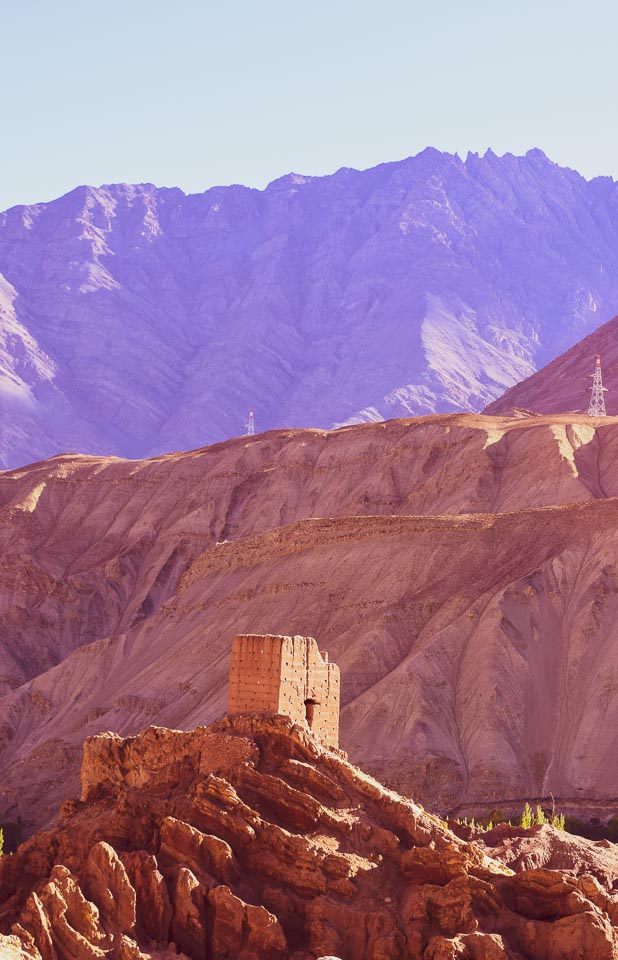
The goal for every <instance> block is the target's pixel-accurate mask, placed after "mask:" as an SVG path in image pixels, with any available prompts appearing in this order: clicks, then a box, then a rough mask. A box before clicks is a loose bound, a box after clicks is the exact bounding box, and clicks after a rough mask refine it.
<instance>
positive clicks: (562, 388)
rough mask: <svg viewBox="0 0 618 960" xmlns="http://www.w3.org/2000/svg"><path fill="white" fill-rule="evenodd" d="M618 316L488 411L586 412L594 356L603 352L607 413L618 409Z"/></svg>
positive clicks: (507, 392) (493, 412) (503, 397)
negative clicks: (518, 409)
mask: <svg viewBox="0 0 618 960" xmlns="http://www.w3.org/2000/svg"><path fill="white" fill-rule="evenodd" d="M617 341H618V317H614V319H613V320H610V321H609V323H604V324H603V325H602V326H600V327H599V328H598V329H597V330H595V331H594V333H591V334H590V335H589V336H587V337H584V339H583V340H581V341H580V342H579V343H576V344H575V346H574V347H571V349H570V350H567V351H566V352H565V353H563V354H561V356H559V357H557V358H556V360H553V361H552V362H551V363H549V364H547V366H546V367H543V368H542V369H541V370H539V371H538V372H537V373H535V374H533V375H532V376H531V377H527V378H526V379H525V380H522V382H521V383H517V384H515V386H514V387H511V388H510V389H509V390H507V391H506V393H504V394H503V395H502V396H501V397H499V398H498V399H497V400H495V401H494V402H493V403H492V404H490V405H489V406H488V407H487V410H486V411H485V412H486V413H491V414H505V413H507V412H508V411H509V410H513V409H514V408H524V409H527V410H531V411H534V412H535V413H565V412H566V411H575V412H584V413H585V412H586V411H587V409H588V403H589V401H590V385H591V383H592V373H593V371H594V364H595V356H596V355H597V354H600V355H601V367H602V372H603V383H604V386H605V387H607V391H608V392H607V394H606V397H605V405H606V408H607V412H608V414H614V413H615V412H616V411H617V410H618V342H617Z"/></svg>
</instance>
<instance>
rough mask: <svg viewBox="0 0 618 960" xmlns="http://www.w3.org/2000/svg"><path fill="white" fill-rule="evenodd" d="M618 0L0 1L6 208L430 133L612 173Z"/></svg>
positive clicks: (346, 157) (397, 148) (617, 172)
mask: <svg viewBox="0 0 618 960" xmlns="http://www.w3.org/2000/svg"><path fill="white" fill-rule="evenodd" d="M617 35H618V4H616V2H615V0H586V2H585V3H584V2H573V0H560V2H558V0H517V2H514V0H513V2H508V3H507V2H503V0H467V2H462V0H426V2H423V3H421V2H417V0H409V2H402V0H400V2H395V0H375V2H374V3H369V2H366V0H330V2H325V0H308V2H307V3H304V4H302V5H299V4H296V3H292V2H283V0H261V2H258V0H254V2H249V0H218V2H213V0H170V2H161V0H105V2H102V0H99V2H97V3H93V2H91V0H55V2H51V0H0V209H4V208H6V207H8V206H11V205H12V204H16V203H32V202H35V201H38V200H48V199H51V198H53V197H56V196H59V195H60V194H62V193H66V192H67V191H68V190H70V189H72V188H73V187H74V186H77V185H78V184H81V183H91V184H100V183H106V182H116V181H124V182H143V181H152V182H154V183H156V184H158V185H166V186H180V187H182V188H183V189H184V190H185V191H187V192H196V191H201V190H204V189H206V188H207V187H209V186H212V185H214V184H221V183H245V184H248V185H252V186H259V187H262V186H264V185H265V184H266V183H268V181H270V180H273V179H275V178H276V177H278V176H281V175H282V174H284V173H287V172H289V171H291V170H294V171H297V172H302V173H309V174H324V173H329V172H331V171H333V170H336V169H337V168H338V167H341V166H353V167H359V168H362V167H369V166H373V165H374V164H376V163H380V162H382V161H386V160H397V159H400V158H402V157H405V156H409V155H410V154H414V153H417V152H418V151H419V150H422V149H424V147H426V146H428V145H431V146H435V147H438V148H440V149H444V150H449V151H452V152H454V151H457V152H459V153H460V155H465V154H466V152H467V151H468V150H476V151H479V152H484V150H485V149H486V148H487V147H489V146H491V147H492V148H493V149H494V150H495V151H496V152H497V153H504V152H505V151H507V150H508V151H511V152H514V153H523V152H525V151H526V150H527V149H529V148H530V147H534V146H538V147H541V148H542V149H543V150H545V152H546V153H547V154H548V155H549V156H550V157H551V158H552V159H554V160H556V161H558V162H559V163H562V164H565V165H567V166H572V167H575V168H576V169H578V170H580V171H581V172H582V173H584V174H585V175H586V176H588V177H590V176H595V175H597V174H612V175H614V176H618V124H617V122H616V121H617V117H616V88H617V80H616V76H617V72H616V66H615V42H616V36H617Z"/></svg>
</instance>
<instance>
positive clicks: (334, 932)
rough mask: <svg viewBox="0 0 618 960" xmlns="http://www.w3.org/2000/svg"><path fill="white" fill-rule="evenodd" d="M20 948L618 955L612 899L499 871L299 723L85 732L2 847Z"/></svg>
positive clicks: (302, 958) (138, 952)
mask: <svg viewBox="0 0 618 960" xmlns="http://www.w3.org/2000/svg"><path fill="white" fill-rule="evenodd" d="M0 898H1V906H0V926H1V928H2V931H3V935H4V940H3V941H2V946H3V949H4V950H5V951H6V953H5V955H6V956H7V957H9V956H11V955H13V956H15V957H20V958H29V960H76V958H79V960H86V958H88V960H95V958H96V960H104V958H110V960H111V958H118V960H147V958H152V960H154V958H163V957H168V956H169V957H171V956H178V955H180V956H182V957H185V958H190V960H203V958H204V957H205V956H208V957H209V958H212V960H228V958H232V957H233V958H235V960H312V958H315V957H319V956H324V955H331V956H337V957H341V958H343V960H404V958H410V960H411V958H423V960H447V958H448V960H455V958H461V960H498V958H502V957H504V958H511V960H524V958H529V960H537V958H538V960H558V958H560V960H579V958H581V957H586V958H587V960H614V958H615V957H616V955H617V953H618V937H617V934H616V930H615V928H614V924H615V923H617V922H618V897H617V896H616V894H614V893H613V892H612V891H610V890H609V889H607V887H604V886H602V884H601V883H599V882H598V881H597V880H595V879H594V878H593V877H591V876H590V875H588V874H586V875H581V876H571V875H569V874H567V873H565V872H562V871H559V870H549V869H546V868H543V867H539V868H534V869H524V870H519V871H518V872H513V870H512V869H510V868H509V867H507V866H505V865H503V864H502V863H500V862H499V861H497V860H495V859H492V858H491V857H489V856H487V855H486V854H485V853H483V852H482V850H481V849H480V848H479V847H478V846H476V845H475V844H473V843H468V842H465V841H463V840H459V839H458V838H457V837H456V836H455V835H454V834H453V833H451V832H450V831H449V830H448V829H447V828H446V825H445V824H443V823H442V822H441V821H440V820H439V819H437V818H436V817H435V816H432V815H430V814H427V813H426V812H425V811H424V810H423V809H422V808H421V807H419V806H418V805H416V804H415V803H413V802H412V801H411V800H405V799H403V798H402V797H400V796H398V795H397V794H396V793H393V792H392V791H390V790H387V789H385V788H384V787H382V786H380V784H379V783H377V782H376V781H375V780H373V779H371V778H370V777H368V776H367V775H366V774H364V773H362V772H361V770H359V769H358V768H356V767H353V766H352V765H351V764H350V763H349V762H348V761H347V760H346V758H345V755H344V754H342V753H340V752H339V751H336V750H334V749H329V748H327V747H325V746H323V745H321V744H320V743H319V741H318V740H317V739H315V737H314V736H313V735H312V734H311V733H310V732H309V731H308V730H307V729H305V728H304V727H302V726H295V725H293V723H292V721H291V720H289V719H288V718H283V717H256V716H248V715H245V716H238V717H235V718H232V719H226V720H223V721H219V722H217V723H215V724H213V725H212V726H211V727H210V728H207V729H204V728H201V729H197V730H194V731H192V732H190V733H181V732H179V731H173V730H166V729H162V728H157V727H151V728H149V729H147V730H146V731H144V732H143V733H142V734H140V735H139V736H137V737H134V738H130V739H125V740H123V739H121V738H120V737H119V736H117V735H115V734H101V735H99V736H97V737H94V738H92V739H90V740H89V741H87V743H86V746H85V750H84V759H83V766H82V795H81V800H79V801H70V802H67V803H66V804H65V805H64V808H63V811H62V822H61V824H60V826H59V827H58V828H57V829H55V830H53V831H50V832H47V833H41V834H38V835H36V836H35V837H33V838H32V839H31V840H29V841H28V842H27V843H25V844H24V845H23V846H22V847H21V849H20V850H19V852H18V853H17V854H15V855H13V856H8V857H5V858H3V860H2V861H0Z"/></svg>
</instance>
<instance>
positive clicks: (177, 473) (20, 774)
mask: <svg viewBox="0 0 618 960" xmlns="http://www.w3.org/2000/svg"><path fill="white" fill-rule="evenodd" d="M617 444H618V421H616V420H614V419H612V418H607V419H606V420H605V421H603V422H597V423H595V422H591V421H590V420H588V418H577V417H575V418H568V417H562V418H560V417H530V418H520V419H507V418H498V417H486V416H480V415H477V416H445V417H428V418H421V419H418V420H410V421H391V422H388V423H378V424H366V425H361V426H356V427H349V428H346V429H344V430H341V431H337V432H335V433H326V432H320V431H292V432H290V431H288V432H272V433H269V434H265V435H257V436H255V437H253V438H250V439H237V440H233V441H229V442H228V443H225V444H222V445H219V446H214V447H210V448H207V449H205V450H199V451H195V452H194V453H188V454H179V455H173V456H168V457H162V458H157V459H154V460H151V461H144V462H137V463H134V462H126V461H120V460H113V459H96V458H89V457H78V456H77V457H70V456H65V457H58V458H55V459H54V460H51V461H49V462H43V463H40V464H35V465H33V466H31V467H27V468H23V469H20V470H17V471H14V472H9V473H5V474H2V475H0V537H1V539H0V547H1V548H2V553H1V554H0V556H1V558H2V559H1V560H0V628H1V631H2V632H1V635H2V641H3V642H2V644H1V654H2V660H1V668H2V679H3V684H4V694H3V696H2V698H1V699H0V734H1V737H2V753H1V757H0V764H1V767H0V769H1V773H2V776H1V780H0V800H1V803H0V819H5V820H6V819H8V820H15V819H16V818H17V816H18V815H21V816H22V817H24V818H25V819H26V821H27V826H28V828H31V827H32V826H33V825H36V824H42V823H45V822H46V820H47V819H48V818H49V816H50V812H51V811H52V810H53V809H54V806H55V805H56V804H57V803H58V802H60V800H62V799H64V798H66V797H67V796H69V795H70V794H71V792H72V791H74V789H75V785H76V781H77V772H78V767H79V758H80V754H81V746H82V742H83V739H84V737H85V736H87V735H89V734H94V733H96V732H98V731H101V730H107V729H113V730H117V731H119V732H120V733H124V734H133V733H136V732H137V731H138V730H140V729H141V728H143V727H144V726H146V725H148V724H149V723H155V722H156V723H160V724H165V725H167V726H171V727H185V728H189V727H193V726H195V725H197V724H200V723H208V722H210V721H212V720H213V719H214V718H215V717H217V716H219V715H220V714H221V713H222V711H223V709H224V707H225V702H226V681H227V671H228V660H229V650H230V641H231V638H232V636H233V635H234V634H236V633H239V632H240V633H242V632H265V633H267V632H275V633H277V632H278V633H287V634H289V633H299V634H302V635H306V636H315V637H317V639H318V640H319V642H320V646H321V647H322V648H323V649H325V650H326V651H327V652H328V653H329V654H330V656H331V659H333V660H335V662H337V663H338V664H339V665H340V667H341V672H342V697H343V712H342V731H341V736H342V744H343V746H344V747H345V748H346V749H347V750H348V751H349V752H350V755H351V758H352V760H353V761H354V762H358V763H360V764H362V765H363V766H364V767H365V768H366V769H368V770H369V771H370V772H371V773H373V774H375V775H378V776H379V777H380V778H381V779H383V780H384V781H385V782H387V783H388V784H389V785H391V786H394V787H396V788H398V789H400V790H402V791H403V792H406V793H409V794H410V795H412V796H414V797H415V798H416V799H418V800H420V801H423V802H426V803H427V804H431V806H432V808H433V809H439V810H440V811H441V812H446V811H453V810H456V809H458V808H461V807H465V808H466V809H469V808H470V805H478V804H481V803H487V804H491V805H500V804H501V803H502V802H503V801H505V800H510V801H513V802H517V803H519V801H520V800H522V801H523V798H526V797H541V796H548V794H549V792H550V791H551V792H552V793H553V794H554V795H555V796H556V797H557V798H558V799H559V801H560V803H561V805H563V806H566V805H567V804H575V805H579V807H581V805H584V806H585V805H586V804H593V803H594V804H598V805H601V806H602V807H603V812H604V813H606V815H608V816H609V815H610V813H611V812H612V811H611V809H608V808H609V807H610V806H611V804H612V802H613V798H614V797H615V783H616V777H617V775H618V769H617V766H616V764H617V760H616V757H617V756H618V753H617V751H616V732H615V731H616V730H617V729H618V681H617V679H616V678H617V677H618V659H617V658H618V647H617V646H616V643H615V630H614V623H615V620H616V615H617V602H618V577H617V574H616V561H615V558H616V553H617V551H618V499H615V498H616V497H617V496H618V480H617V479H616V472H615V469H614V466H613V465H614V463H615V462H616V456H617V451H616V447H617ZM320 518H322V519H320ZM603 805H605V806H603ZM596 812H597V811H596V810H595V813H596Z"/></svg>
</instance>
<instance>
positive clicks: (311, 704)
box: [305, 700, 318, 727]
mask: <svg viewBox="0 0 618 960" xmlns="http://www.w3.org/2000/svg"><path fill="white" fill-rule="evenodd" d="M317 702H318V701H317V700H305V720H306V721H307V723H308V724H309V727H312V726H313V717H314V714H315V705H316V703H317Z"/></svg>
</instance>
